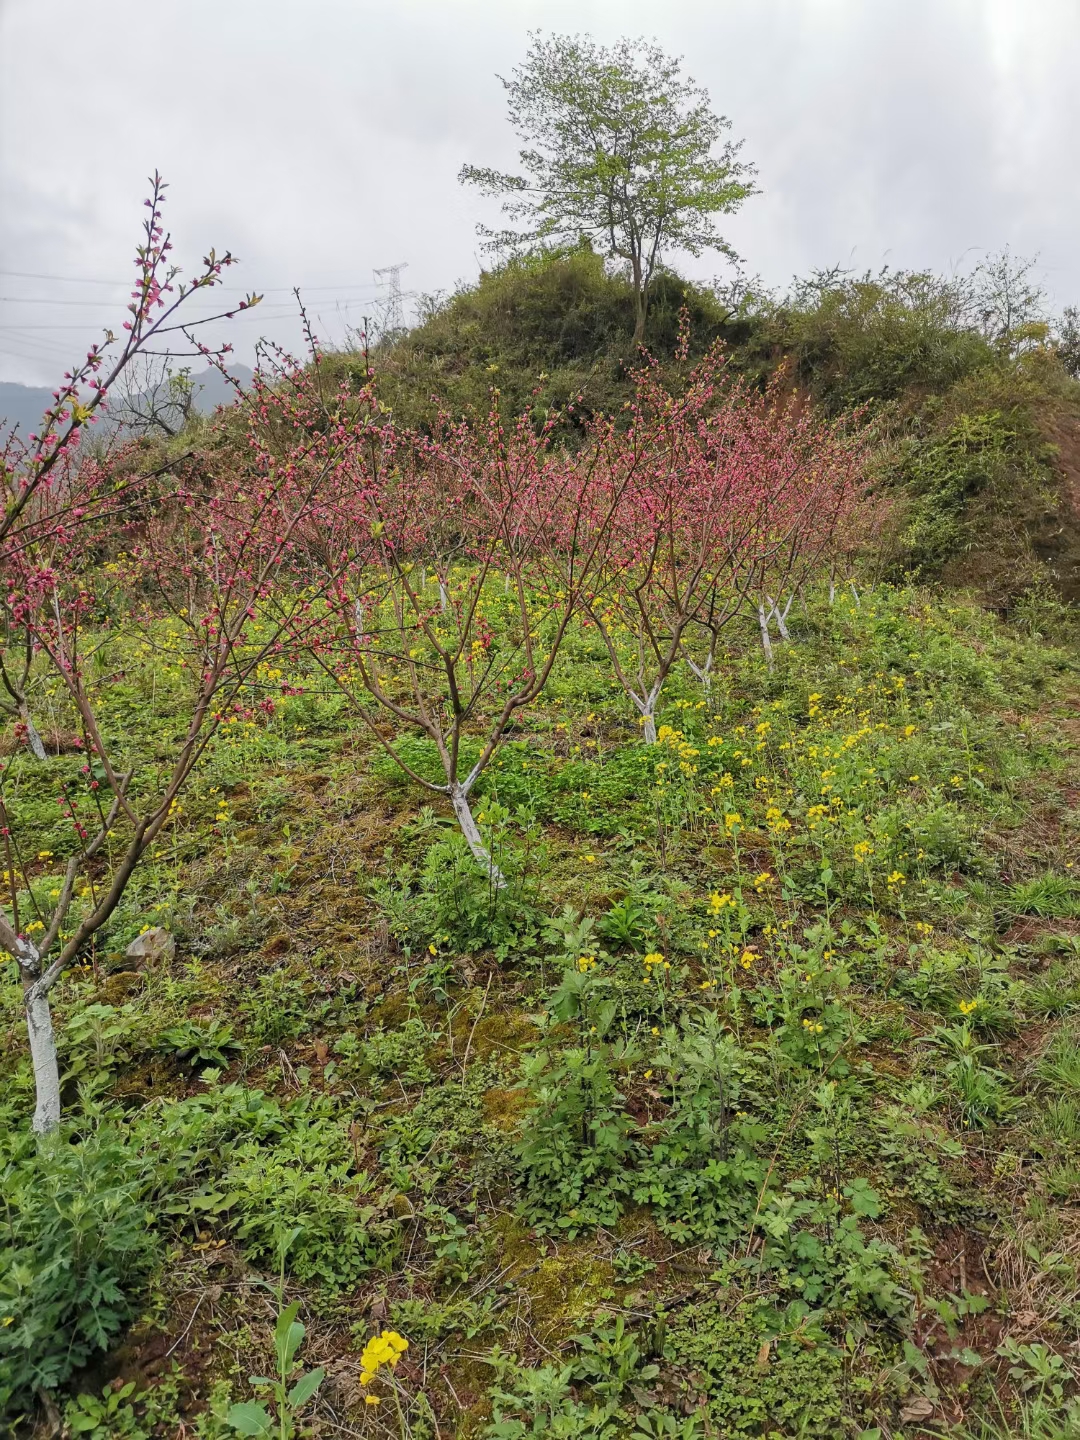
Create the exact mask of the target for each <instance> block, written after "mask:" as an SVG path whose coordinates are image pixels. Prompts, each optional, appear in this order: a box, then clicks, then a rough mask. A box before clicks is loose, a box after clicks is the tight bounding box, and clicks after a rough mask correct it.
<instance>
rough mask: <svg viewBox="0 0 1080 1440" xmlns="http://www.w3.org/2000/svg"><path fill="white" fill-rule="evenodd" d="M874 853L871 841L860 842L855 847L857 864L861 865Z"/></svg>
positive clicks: (854, 852)
mask: <svg viewBox="0 0 1080 1440" xmlns="http://www.w3.org/2000/svg"><path fill="white" fill-rule="evenodd" d="M873 853H874V847H873V845H871V844H870V841H869V840H860V841H859V843H858V844H857V845H856V846H855V848H854V850H853V851H852V854H853V855H854V856H855V864H856V865H861V864H862V863H863V862H864V861H865V860H867V859H869V857H870V856H871V855H872V854H873Z"/></svg>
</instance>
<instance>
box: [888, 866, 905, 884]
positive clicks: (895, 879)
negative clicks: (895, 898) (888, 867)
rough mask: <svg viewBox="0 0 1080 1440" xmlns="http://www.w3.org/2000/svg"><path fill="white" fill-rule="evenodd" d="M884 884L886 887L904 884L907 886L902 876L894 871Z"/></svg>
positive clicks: (897, 871)
mask: <svg viewBox="0 0 1080 1440" xmlns="http://www.w3.org/2000/svg"><path fill="white" fill-rule="evenodd" d="M885 883H886V884H887V885H896V886H900V885H906V884H907V881H906V880H905V879H904V876H903V875H902V874H901V873H900V871H899V870H894V871H893V872H892V874H891V875H890V876H889V877H888V879H887V880H886V882H885Z"/></svg>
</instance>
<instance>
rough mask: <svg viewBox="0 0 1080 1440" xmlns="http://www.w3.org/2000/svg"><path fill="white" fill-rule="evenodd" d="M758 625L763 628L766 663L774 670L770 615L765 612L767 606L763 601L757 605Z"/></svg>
mask: <svg viewBox="0 0 1080 1440" xmlns="http://www.w3.org/2000/svg"><path fill="white" fill-rule="evenodd" d="M757 616H758V626H759V628H760V630H761V648H762V649H763V650H764V651H765V663H766V665H768V667H769V669H770V670H772V669H773V667H774V665H775V661H774V660H773V648H772V636H771V635H770V634H769V617H768V615H766V613H765V606H764V604H762V603H759V604H758V607H757Z"/></svg>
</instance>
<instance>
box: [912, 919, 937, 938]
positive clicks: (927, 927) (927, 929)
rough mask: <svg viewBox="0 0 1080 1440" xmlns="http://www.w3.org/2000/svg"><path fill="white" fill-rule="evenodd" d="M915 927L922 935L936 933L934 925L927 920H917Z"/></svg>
mask: <svg viewBox="0 0 1080 1440" xmlns="http://www.w3.org/2000/svg"><path fill="white" fill-rule="evenodd" d="M915 929H916V931H917V932H918V933H919V934H920V935H932V934H933V933H934V927H933V926H932V925H931V924H929V923H928V922H927V921H926V920H916V921H915Z"/></svg>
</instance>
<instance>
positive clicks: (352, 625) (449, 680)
mask: <svg viewBox="0 0 1080 1440" xmlns="http://www.w3.org/2000/svg"><path fill="white" fill-rule="evenodd" d="M554 426H555V420H554V418H552V419H549V421H548V422H547V424H546V425H545V426H544V427H543V428H542V429H541V430H540V431H539V433H537V432H536V430H535V429H534V426H533V423H532V420H531V419H530V417H529V416H528V415H527V414H526V415H524V416H522V417H521V418H520V419H519V420H518V421H517V423H516V424H514V425H512V426H509V427H508V426H506V425H505V424H504V423H503V421H502V420H501V419H500V416H499V411H498V406H497V397H496V403H493V405H492V408H491V412H490V414H489V416H488V417H487V420H486V422H462V423H460V424H456V425H450V424H445V425H444V426H443V428H442V430H441V431H440V433H439V434H438V435H436V436H435V437H434V438H424V437H421V436H418V435H404V434H401V433H398V432H395V431H394V430H393V428H392V427H391V426H389V425H385V424H384V425H382V426H378V425H377V424H375V423H373V425H372V429H371V433H370V435H369V439H368V444H367V445H366V446H365V447H362V448H361V449H360V450H358V451H357V455H356V471H355V476H354V479H353V484H352V488H351V491H350V495H349V503H348V507H347V508H346V509H343V510H342V513H341V516H340V522H339V523H340V525H341V531H342V534H341V540H340V542H338V543H336V544H335V546H333V547H331V548H332V549H337V550H340V551H342V552H344V551H350V552H352V553H354V554H355V559H354V561H353V562H352V563H351V564H350V566H349V569H348V572H347V574H346V575H345V576H344V577H343V578H342V580H341V581H340V582H339V583H338V584H337V586H336V591H335V603H334V605H333V607H332V610H331V613H330V614H329V616H328V624H327V629H326V634H325V636H324V638H323V642H322V643H321V645H319V646H317V647H315V648H314V650H313V653H314V655H315V657H316V659H317V660H318V662H319V663H320V664H321V665H322V666H323V668H324V669H325V671H326V673H327V674H328V675H329V676H330V677H331V678H332V680H333V682H334V683H335V685H337V686H338V687H339V689H340V691H341V692H342V693H343V694H344V695H345V696H347V698H348V700H349V702H350V705H351V707H352V709H353V713H354V714H356V715H357V717H358V718H359V719H360V721H361V723H362V724H363V725H364V726H365V727H366V728H367V729H368V731H369V733H370V734H371V735H372V736H373V737H374V738H375V739H376V741H377V742H378V743H379V744H380V745H381V746H382V747H383V749H384V750H385V751H386V753H387V754H388V755H389V756H390V757H391V758H392V759H393V761H394V763H395V764H397V765H398V766H399V767H400V768H401V769H402V770H403V771H404V772H405V773H406V774H407V775H408V776H409V777H410V778H411V779H412V780H413V781H415V783H416V784H418V785H420V786H421V787H423V788H424V789H425V790H428V791H431V792H433V793H435V794H438V795H442V796H445V797H446V798H447V799H448V800H449V802H450V806H451V808H452V810H453V812H454V815H455V817H456V818H457V821H458V824H459V826H460V829H461V833H462V835H463V836H464V837H465V840H466V842H467V843H468V846H469V848H470V850H471V851H472V854H473V855H474V857H475V858H476V859H477V860H478V861H479V862H480V864H481V865H482V866H483V867H484V868H485V870H486V871H487V872H488V874H489V875H490V877H491V879H492V881H493V883H494V884H495V885H496V886H501V885H502V884H503V883H504V881H503V876H502V875H501V873H500V871H499V868H498V866H497V865H496V864H495V862H494V861H493V859H492V857H491V854H490V852H489V850H488V848H487V846H486V845H485V844H484V840H483V838H482V836H481V833H480V830H479V827H478V826H477V823H476V820H475V817H474V815H473V812H472V806H471V802H470V797H471V795H472V793H473V791H474V788H475V786H476V783H477V781H478V780H479V778H480V776H481V775H482V774H483V773H484V771H485V770H486V769H487V767H488V766H489V764H490V763H491V761H492V759H493V757H494V756H495V755H496V753H497V752H498V750H499V748H500V746H501V745H502V743H503V741H504V739H505V737H506V734H507V730H508V728H509V726H510V724H511V721H512V720H513V719H514V717H515V716H516V715H518V714H520V713H521V712H522V711H523V710H524V709H525V708H526V707H527V706H528V705H530V704H531V703H532V702H533V701H534V700H535V699H536V698H537V696H538V695H539V694H540V693H541V691H542V690H543V688H544V686H545V684H546V683H547V680H548V677H549V676H550V674H551V670H552V667H553V665H554V663H555V658H556V655H557V654H558V651H559V648H560V646H561V644H562V642H563V640H564V638H565V636H566V633H567V629H568V627H569V625H570V623H571V620H572V618H573V617H574V616H575V614H577V612H578V610H579V609H580V607H581V605H582V603H583V597H584V596H585V594H586V592H587V591H588V590H589V589H590V588H591V587H592V586H593V585H594V584H595V580H596V576H597V574H598V571H599V567H600V563H601V561H602V560H603V558H604V556H605V552H606V546H607V543H608V537H609V534H610V528H611V521H612V517H613V514H614V511H615V509H616V508H617V505H618V502H619V493H618V489H617V487H616V488H614V489H613V488H612V487H611V486H610V485H609V486H606V487H597V486H595V485H594V481H595V480H596V477H597V475H598V473H599V472H600V471H601V470H602V468H603V466H602V464H601V461H602V458H603V450H604V444H605V440H604V437H603V436H602V435H600V434H598V435H597V436H596V437H594V443H593V445H592V446H591V448H589V449H588V451H587V453H585V454H584V455H582V456H579V457H577V458H571V457H569V456H567V455H565V454H562V453H560V452H558V451H557V450H556V449H555V448H554V446H553V444H552V434H553V430H554ZM369 537H370V538H371V539H373V540H374V542H375V550H374V553H372V552H370V551H369V550H368V548H367V546H366V543H365V542H366V541H367V539H368V538H369ZM358 542H359V543H358ZM401 727H405V729H406V731H409V732H412V733H413V734H417V735H420V736H423V737H426V738H427V739H428V740H429V741H431V742H432V744H433V746H434V749H435V752H436V754H437V757H438V766H439V771H438V773H437V777H433V776H432V775H430V774H424V773H421V770H420V769H418V768H417V766H416V765H415V764H413V763H410V761H409V760H407V759H406V758H405V756H404V755H403V754H402V750H401V747H400V745H398V744H397V743H395V742H396V741H397V739H398V737H399V734H400V730H401ZM466 757H467V758H466Z"/></svg>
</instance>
